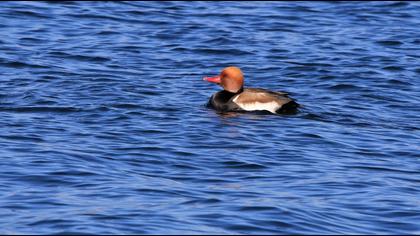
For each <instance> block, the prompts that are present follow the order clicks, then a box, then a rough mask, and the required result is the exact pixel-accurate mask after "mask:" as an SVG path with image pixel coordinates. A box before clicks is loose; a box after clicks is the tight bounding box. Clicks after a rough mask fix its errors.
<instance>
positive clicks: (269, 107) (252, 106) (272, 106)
mask: <svg viewBox="0 0 420 236" xmlns="http://www.w3.org/2000/svg"><path fill="white" fill-rule="evenodd" d="M238 97H239V96H237V97H236V98H234V99H233V100H232V101H233V102H234V103H236V104H237V105H238V106H239V107H240V108H242V109H244V110H245V111H264V110H265V111H269V112H271V113H276V111H277V109H279V108H280V107H281V106H280V105H279V104H278V103H277V102H275V101H271V102H250V103H239V102H236V100H237V99H238Z"/></svg>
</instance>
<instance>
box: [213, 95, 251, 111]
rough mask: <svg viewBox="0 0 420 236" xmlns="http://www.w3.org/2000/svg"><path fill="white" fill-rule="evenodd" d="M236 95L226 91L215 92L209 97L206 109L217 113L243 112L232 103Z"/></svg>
mask: <svg viewBox="0 0 420 236" xmlns="http://www.w3.org/2000/svg"><path fill="white" fill-rule="evenodd" d="M236 95H238V93H231V92H228V91H226V90H222V91H220V92H217V93H215V94H213V95H212V96H211V97H210V99H209V102H208V103H207V107H210V108H213V109H215V110H218V111H243V109H242V108H240V107H239V106H238V105H237V104H236V103H234V102H233V101H232V100H233V98H234V97H235V96H236Z"/></svg>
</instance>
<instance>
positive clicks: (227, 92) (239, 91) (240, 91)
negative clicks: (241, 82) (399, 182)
mask: <svg viewBox="0 0 420 236" xmlns="http://www.w3.org/2000/svg"><path fill="white" fill-rule="evenodd" d="M243 91H244V87H243V86H242V87H241V88H240V89H239V90H238V91H237V92H236V93H232V92H229V91H227V90H223V92H225V93H226V94H231V95H232V96H234V95H236V94H240V93H242V92H243Z"/></svg>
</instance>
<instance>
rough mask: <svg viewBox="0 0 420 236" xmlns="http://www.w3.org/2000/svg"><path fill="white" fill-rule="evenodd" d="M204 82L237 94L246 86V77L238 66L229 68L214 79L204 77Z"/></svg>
mask: <svg viewBox="0 0 420 236" xmlns="http://www.w3.org/2000/svg"><path fill="white" fill-rule="evenodd" d="M204 80H206V81H208V82H211V83H216V84H219V85H220V86H222V88H223V89H224V90H226V91H229V92H231V93H237V92H238V91H239V90H241V89H242V87H243V86H244V75H243V74H242V71H241V69H239V68H238V67H236V66H229V67H226V68H225V69H223V70H222V72H220V75H218V76H214V77H204Z"/></svg>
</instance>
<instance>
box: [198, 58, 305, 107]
mask: <svg viewBox="0 0 420 236" xmlns="http://www.w3.org/2000/svg"><path fill="white" fill-rule="evenodd" d="M203 80H204V81H207V82H210V83H215V84H218V85H220V86H221V87H222V88H223V90H222V91H219V92H216V93H215V94H213V95H212V96H211V97H210V99H209V101H208V103H207V107H210V108H213V109H215V110H217V111H221V112H254V111H263V112H264V111H265V112H270V113H272V114H283V113H289V112H296V111H297V108H298V107H299V106H300V105H299V104H298V103H297V102H296V101H295V100H293V99H292V98H291V97H289V94H288V93H287V92H274V91H270V90H267V89H262V88H244V74H243V73H242V71H241V69H239V68H238V67H236V66H229V67H226V68H224V69H223V70H222V71H221V72H220V74H219V75H217V76H212V77H207V76H205V77H204V78H203Z"/></svg>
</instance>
